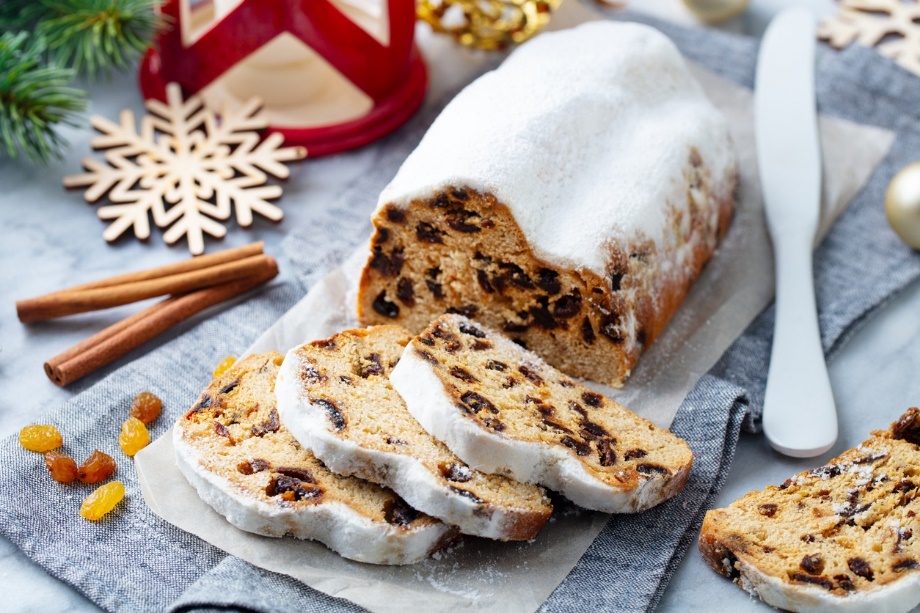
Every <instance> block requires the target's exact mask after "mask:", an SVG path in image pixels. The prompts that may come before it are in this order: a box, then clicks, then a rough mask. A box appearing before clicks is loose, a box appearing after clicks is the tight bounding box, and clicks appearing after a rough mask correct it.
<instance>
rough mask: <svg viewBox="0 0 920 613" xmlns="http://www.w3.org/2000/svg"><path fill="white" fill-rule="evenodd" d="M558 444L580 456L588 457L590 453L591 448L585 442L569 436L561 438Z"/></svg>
mask: <svg viewBox="0 0 920 613" xmlns="http://www.w3.org/2000/svg"><path fill="white" fill-rule="evenodd" d="M559 442H560V443H562V444H563V445H565V446H566V447H568V448H569V449H573V450H575V453H576V454H578V455H581V456H584V455H588V454H589V453H591V446H590V445H588V444H587V443H585V442H582V441H579V440H578V439H574V438H572V437H571V436H563V437H562V438H561V439H559Z"/></svg>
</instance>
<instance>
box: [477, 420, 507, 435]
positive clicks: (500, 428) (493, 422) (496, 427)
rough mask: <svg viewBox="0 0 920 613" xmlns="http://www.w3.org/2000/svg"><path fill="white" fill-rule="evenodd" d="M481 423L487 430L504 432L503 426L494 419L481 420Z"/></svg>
mask: <svg viewBox="0 0 920 613" xmlns="http://www.w3.org/2000/svg"><path fill="white" fill-rule="evenodd" d="M482 423H484V424H485V425H486V427H487V428H492V429H493V430H495V431H496V432H504V430H505V424H503V423H502V422H501V421H499V420H498V419H496V418H494V417H486V418H485V419H483V420H482Z"/></svg>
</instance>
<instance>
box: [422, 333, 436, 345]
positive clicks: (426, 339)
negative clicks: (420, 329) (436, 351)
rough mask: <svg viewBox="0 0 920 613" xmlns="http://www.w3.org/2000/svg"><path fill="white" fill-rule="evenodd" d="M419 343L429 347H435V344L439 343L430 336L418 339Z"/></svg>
mask: <svg viewBox="0 0 920 613" xmlns="http://www.w3.org/2000/svg"><path fill="white" fill-rule="evenodd" d="M418 342H420V343H421V344H423V345H428V346H429V347H434V346H435V344H437V341H436V340H434V338H433V337H432V336H431V335H430V334H423V335H422V336H420V337H418Z"/></svg>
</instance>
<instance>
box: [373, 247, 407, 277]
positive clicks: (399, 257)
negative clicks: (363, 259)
mask: <svg viewBox="0 0 920 613" xmlns="http://www.w3.org/2000/svg"><path fill="white" fill-rule="evenodd" d="M405 261H406V255H405V253H403V250H402V249H394V250H393V253H392V254H390V255H387V254H385V253H384V252H383V251H382V250H381V249H380V247H375V248H374V256H373V257H372V258H371V262H370V264H369V266H370V267H371V268H373V269H374V270H377V271H379V272H380V274H382V275H383V276H384V277H396V276H398V275H399V271H401V270H402V266H403V262H405Z"/></svg>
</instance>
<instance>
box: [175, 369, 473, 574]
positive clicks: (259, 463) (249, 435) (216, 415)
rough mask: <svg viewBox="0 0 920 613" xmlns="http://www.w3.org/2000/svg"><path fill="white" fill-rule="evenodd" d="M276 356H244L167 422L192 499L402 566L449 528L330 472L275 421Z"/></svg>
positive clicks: (271, 530)
mask: <svg viewBox="0 0 920 613" xmlns="http://www.w3.org/2000/svg"><path fill="white" fill-rule="evenodd" d="M281 360H282V357H281V354H279V353H263V354H259V355H253V356H249V357H247V358H245V359H243V360H241V361H240V362H238V363H237V364H236V365H235V366H233V368H231V369H230V370H228V371H227V372H226V373H224V374H223V375H221V376H220V377H218V378H217V379H216V380H215V381H213V382H212V383H211V384H210V385H209V386H208V387H207V389H205V390H204V392H203V393H202V394H201V396H200V397H199V399H198V401H197V402H196V403H195V406H194V407H193V408H192V409H191V410H190V411H189V412H188V413H186V414H185V415H183V416H182V417H180V418H179V420H178V422H177V423H176V425H175V427H174V428H173V442H174V445H175V450H176V463H177V464H178V466H179V469H180V470H181V471H182V474H184V475H185V477H186V478H187V479H188V480H189V482H190V483H191V484H192V485H193V486H194V487H195V489H197V490H198V494H199V495H200V496H201V498H202V499H203V500H204V501H205V502H207V503H208V504H209V505H211V506H212V507H214V509H215V510H216V511H217V512H218V513H220V514H221V515H223V516H224V517H226V518H227V520H228V521H229V522H230V523H231V524H233V525H234V526H236V527H237V528H240V529H241V530H246V531H247V532H255V533H256V534H263V535H266V536H277V537H280V536H285V535H291V536H295V537H297V538H302V539H312V540H317V541H319V542H321V543H323V544H325V545H326V546H328V547H329V548H330V549H332V550H334V551H336V552H338V553H339V554H341V555H342V556H344V557H346V558H350V559H352V560H358V561H361V562H370V563H373V564H409V563H413V562H418V561H419V560H422V559H423V558H425V557H426V556H427V555H428V554H429V553H430V552H432V551H435V550H437V549H439V548H440V547H441V546H442V545H444V544H446V543H447V542H448V541H449V540H450V539H451V538H453V537H454V536H455V534H456V529H455V528H452V527H450V526H447V525H446V524H444V523H442V522H440V521H438V520H436V519H434V518H432V517H429V516H427V515H424V514H422V513H419V512H418V511H416V510H415V509H413V508H412V507H410V506H409V505H407V504H406V503H405V502H404V501H403V500H402V499H401V498H400V497H399V496H397V495H396V494H395V493H393V492H392V491H390V490H387V489H384V488H382V487H379V486H377V485H373V484H371V483H367V482H366V481H361V480H360V479H355V478H352V477H340V476H338V475H336V474H333V473H331V472H330V471H329V470H328V469H327V468H326V467H325V466H323V464H322V463H321V462H319V461H318V460H317V459H316V458H315V457H314V456H313V454H311V453H310V452H308V451H307V450H305V449H303V448H302V447H301V446H300V445H299V444H298V443H297V441H295V440H294V438H293V437H292V436H291V434H290V433H289V432H288V431H287V430H286V429H285V428H284V426H282V425H281V424H280V423H279V420H278V411H277V409H276V407H275V397H274V391H273V390H274V385H275V377H276V375H277V373H278V367H279V365H280V364H281Z"/></svg>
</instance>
